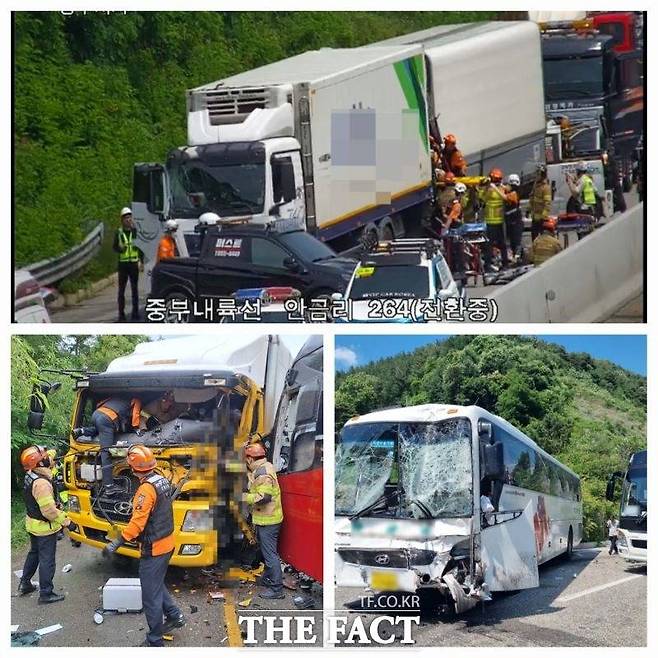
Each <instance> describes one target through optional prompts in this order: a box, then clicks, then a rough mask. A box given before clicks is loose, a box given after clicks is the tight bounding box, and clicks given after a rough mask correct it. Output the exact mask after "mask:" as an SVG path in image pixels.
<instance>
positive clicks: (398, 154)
mask: <svg viewBox="0 0 658 658" xmlns="http://www.w3.org/2000/svg"><path fill="white" fill-rule="evenodd" d="M425 94H426V72H425V63H424V58H423V56H422V48H421V47H420V46H418V45H412V46H388V47H379V48H376V47H370V46H368V47H363V48H350V49H348V48H344V49H340V48H339V49H331V48H324V49H321V50H315V51H309V52H306V53H303V54H300V55H297V56H295V57H290V58H288V59H285V60H282V61H279V62H275V63H272V64H268V65H266V66H262V67H260V68H257V69H254V70H252V71H246V72H244V73H240V74H238V75H235V76H232V77H229V78H227V79H225V80H220V81H218V82H214V83H211V84H208V85H204V86H202V87H197V88H196V89H192V90H190V91H189V92H188V142H189V144H190V145H193V146H194V145H202V144H211V143H212V144H217V143H226V142H229V143H244V142H256V141H258V140H272V139H274V138H286V137H287V138H290V137H294V138H296V140H297V141H298V142H299V144H300V145H301V153H302V164H303V174H304V190H301V189H300V190H298V194H299V195H300V196H301V194H302V193H304V196H305V200H306V219H307V225H308V228H309V229H311V230H314V229H318V231H319V233H320V235H321V237H322V238H323V239H331V238H332V237H334V236H335V235H338V234H341V233H344V232H345V231H347V230H352V229H354V228H358V227H359V226H363V225H365V224H366V223H368V222H370V221H374V220H377V219H379V218H381V216H382V212H383V213H384V214H386V213H387V212H395V211H398V210H402V209H404V208H405V207H409V206H411V205H415V204H417V203H419V198H420V200H421V201H422V199H426V198H429V197H430V189H431V165H430V157H429V138H428V123H427V112H426V98H425Z"/></svg>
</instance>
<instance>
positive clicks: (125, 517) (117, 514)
mask: <svg viewBox="0 0 658 658" xmlns="http://www.w3.org/2000/svg"><path fill="white" fill-rule="evenodd" d="M92 510H93V512H94V514H95V515H96V516H97V517H98V518H99V519H101V520H103V521H107V519H110V521H116V522H118V523H128V521H129V520H130V516H131V515H132V512H133V505H132V498H125V499H124V498H104V499H99V498H97V499H96V500H95V501H94V504H93V505H92Z"/></svg>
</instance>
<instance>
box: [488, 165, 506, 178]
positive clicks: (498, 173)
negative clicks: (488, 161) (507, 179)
mask: <svg viewBox="0 0 658 658" xmlns="http://www.w3.org/2000/svg"><path fill="white" fill-rule="evenodd" d="M489 178H490V179H491V180H492V181H498V182H500V181H501V180H503V172H502V171H501V170H500V169H498V167H494V168H493V169H492V170H491V171H490V172H489Z"/></svg>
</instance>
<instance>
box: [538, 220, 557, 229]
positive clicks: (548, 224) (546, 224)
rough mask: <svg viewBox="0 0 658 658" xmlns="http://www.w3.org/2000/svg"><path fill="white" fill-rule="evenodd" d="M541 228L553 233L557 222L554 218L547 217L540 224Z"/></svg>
mask: <svg viewBox="0 0 658 658" xmlns="http://www.w3.org/2000/svg"><path fill="white" fill-rule="evenodd" d="M542 226H543V227H544V228H545V229H547V230H548V231H554V230H555V229H556V228H557V221H555V217H547V218H546V219H545V220H544V221H543V222H542Z"/></svg>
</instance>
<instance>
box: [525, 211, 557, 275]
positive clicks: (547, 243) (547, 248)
mask: <svg viewBox="0 0 658 658" xmlns="http://www.w3.org/2000/svg"><path fill="white" fill-rule="evenodd" d="M542 228H543V231H542V234H541V235H540V236H538V237H537V238H536V239H535V240H534V242H533V243H532V262H533V264H534V266H535V267H539V265H541V264H542V263H545V262H546V261H547V260H548V259H549V258H552V257H553V256H555V255H556V254H559V253H560V252H561V251H562V245H561V244H560V241H559V240H558V239H557V237H555V230H556V228H557V222H556V221H555V220H554V219H553V218H552V217H549V218H548V219H547V220H545V221H544V223H543V226H542Z"/></svg>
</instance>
